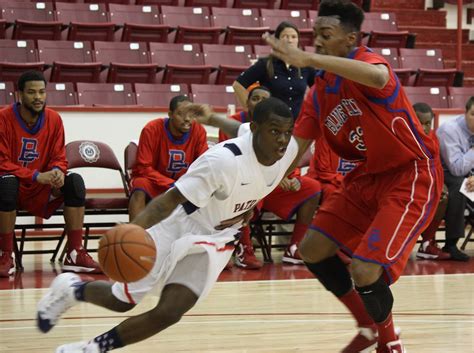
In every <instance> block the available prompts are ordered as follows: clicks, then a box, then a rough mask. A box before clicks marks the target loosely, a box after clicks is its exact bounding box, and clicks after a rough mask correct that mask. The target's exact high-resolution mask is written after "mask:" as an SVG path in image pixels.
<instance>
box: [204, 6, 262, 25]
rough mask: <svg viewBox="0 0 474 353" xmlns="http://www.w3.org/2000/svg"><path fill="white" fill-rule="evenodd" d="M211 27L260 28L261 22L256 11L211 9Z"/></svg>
mask: <svg viewBox="0 0 474 353" xmlns="http://www.w3.org/2000/svg"><path fill="white" fill-rule="evenodd" d="M211 10H212V25H213V26H216V27H222V28H226V27H228V26H234V27H262V21H261V19H260V14H259V12H258V10H257V9H230V8H219V7H213V8H212V9H211Z"/></svg>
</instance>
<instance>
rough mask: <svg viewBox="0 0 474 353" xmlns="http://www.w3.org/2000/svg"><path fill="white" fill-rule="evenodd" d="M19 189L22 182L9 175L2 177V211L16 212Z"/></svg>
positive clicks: (0, 180)
mask: <svg viewBox="0 0 474 353" xmlns="http://www.w3.org/2000/svg"><path fill="white" fill-rule="evenodd" d="M19 188H20V182H19V181H18V178H17V177H16V176H14V175H11V174H8V175H3V176H1V177H0V211H2V212H11V211H15V210H16V208H17V202H18V189H19Z"/></svg>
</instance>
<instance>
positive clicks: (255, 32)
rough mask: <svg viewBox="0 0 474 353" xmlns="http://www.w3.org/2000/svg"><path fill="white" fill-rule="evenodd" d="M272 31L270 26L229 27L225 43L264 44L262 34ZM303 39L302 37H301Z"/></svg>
mask: <svg viewBox="0 0 474 353" xmlns="http://www.w3.org/2000/svg"><path fill="white" fill-rule="evenodd" d="M269 31H270V27H234V26H229V27H227V32H226V36H225V39H224V44H234V45H235V44H240V45H263V44H265V41H264V40H263V39H262V35H263V34H264V33H266V32H269ZM300 40H301V37H300Z"/></svg>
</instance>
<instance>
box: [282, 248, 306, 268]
mask: <svg viewBox="0 0 474 353" xmlns="http://www.w3.org/2000/svg"><path fill="white" fill-rule="evenodd" d="M281 261H282V262H285V263H287V264H293V265H304V262H303V260H302V259H301V257H300V254H299V252H298V245H296V244H290V245H289V246H288V247H287V248H286V249H285V253H284V254H283V257H282V259H281Z"/></svg>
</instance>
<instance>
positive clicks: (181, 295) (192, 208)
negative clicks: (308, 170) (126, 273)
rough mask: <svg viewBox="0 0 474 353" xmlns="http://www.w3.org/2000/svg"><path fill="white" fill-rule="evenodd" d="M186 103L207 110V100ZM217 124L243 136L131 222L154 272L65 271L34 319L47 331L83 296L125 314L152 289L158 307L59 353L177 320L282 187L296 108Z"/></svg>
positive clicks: (94, 349) (113, 343) (207, 157)
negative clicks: (146, 238)
mask: <svg viewBox="0 0 474 353" xmlns="http://www.w3.org/2000/svg"><path fill="white" fill-rule="evenodd" d="M189 109H194V112H195V113H196V114H198V115H202V116H204V115H206V107H205V106H199V105H192V106H190V108H189ZM213 124H215V125H216V126H218V127H219V128H221V129H223V130H224V132H226V133H227V134H228V135H229V136H236V135H237V134H238V136H239V137H237V138H234V139H231V140H227V141H225V142H222V143H220V144H218V145H216V146H215V147H213V148H211V149H209V150H208V151H207V152H206V153H204V154H203V155H201V156H200V157H199V158H198V159H197V160H196V161H195V162H194V163H193V164H192V165H191V166H190V168H189V170H188V172H187V173H186V174H185V175H183V176H182V177H181V178H180V179H178V180H177V181H176V183H175V186H174V187H173V188H172V189H170V190H169V191H168V192H166V193H165V194H162V195H160V196H158V197H157V198H155V199H153V200H152V201H151V202H150V203H149V204H148V205H147V207H146V208H145V210H144V211H142V212H141V213H140V214H139V215H138V216H137V218H135V220H134V222H133V223H135V224H138V225H140V226H142V227H143V228H145V229H147V230H148V232H149V234H150V235H151V236H152V237H153V239H154V241H155V243H156V249H157V258H156V262H155V265H154V267H153V269H152V271H151V272H150V273H149V274H148V275H147V276H146V277H145V278H143V279H142V280H140V281H137V282H133V283H128V284H124V283H114V284H111V283H109V282H105V281H93V282H82V281H81V280H80V278H79V277H78V276H76V275H74V274H61V275H59V276H58V277H57V278H56V279H55V280H54V281H53V283H52V285H51V288H50V291H49V292H48V293H47V294H46V295H45V296H44V297H43V299H41V300H40V302H39V303H38V313H37V324H38V328H39V329H40V330H41V331H42V332H44V333H46V332H48V331H49V330H51V329H52V328H53V326H54V325H55V324H56V323H57V321H58V319H59V317H60V316H61V315H62V314H63V313H64V312H65V311H66V310H68V309H69V308H70V307H72V306H73V305H75V304H77V303H79V302H81V301H84V302H89V303H93V304H96V305H99V306H101V307H104V308H107V309H110V310H113V311H117V312H126V311H128V310H130V309H132V308H133V307H134V306H135V305H136V304H137V303H138V302H140V301H141V300H142V299H143V298H144V296H145V295H146V294H149V293H150V292H153V293H154V294H157V295H158V296H159V297H160V299H159V302H158V304H157V306H156V307H155V308H154V309H152V310H150V311H148V312H145V313H143V314H141V315H137V316H133V317H130V318H128V319H126V320H125V321H123V322H122V323H120V324H119V325H118V326H116V327H114V328H113V329H111V330H110V331H108V332H106V333H104V334H101V335H99V336H97V337H95V338H93V339H91V340H90V341H83V342H77V343H71V344H65V345H62V346H60V347H58V348H57V350H56V352H57V353H76V352H77V353H79V352H81V353H99V352H100V353H103V352H108V351H110V350H113V349H116V348H120V347H124V346H126V345H129V344H132V343H135V342H139V341H142V340H144V339H146V338H148V337H151V336H153V335H155V334H157V333H158V332H160V331H162V330H164V329H166V328H167V327H169V326H171V325H173V324H175V323H177V322H178V321H179V320H180V319H181V317H182V316H183V314H184V313H186V312H187V311H188V310H189V309H191V308H192V307H193V306H194V305H195V304H196V303H197V302H198V301H199V300H202V299H203V298H205V297H206V296H207V294H208V293H209V291H210V289H211V288H212V286H213V285H214V283H215V282H216V281H217V278H218V276H219V274H220V272H221V271H222V270H223V269H224V267H225V265H226V264H227V262H228V261H229V259H230V257H231V255H232V252H233V250H234V241H235V240H236V235H237V234H238V232H239V228H240V227H241V226H242V224H243V223H245V222H247V221H248V219H249V218H250V216H249V213H250V212H249V211H251V209H252V208H253V206H254V205H255V204H256V203H257V202H258V201H259V200H260V199H262V198H264V197H265V196H266V195H268V194H269V193H270V192H271V191H272V190H273V189H275V188H276V187H277V186H278V184H279V183H280V181H281V180H282V178H283V177H284V176H285V174H286V172H287V170H288V169H289V167H290V165H291V164H292V162H293V160H294V159H295V157H296V155H297V152H298V146H297V144H296V142H295V140H294V139H293V138H292V137H291V133H292V129H293V117H292V114H291V112H290V110H289V108H288V106H287V105H286V104H285V103H283V102H282V101H280V100H278V99H277V98H268V99H266V100H264V101H263V102H261V103H259V104H258V105H257V106H256V107H255V111H254V120H253V121H252V122H251V123H250V125H249V124H242V125H241V123H240V122H237V121H235V120H232V119H226V118H218V117H213Z"/></svg>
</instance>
